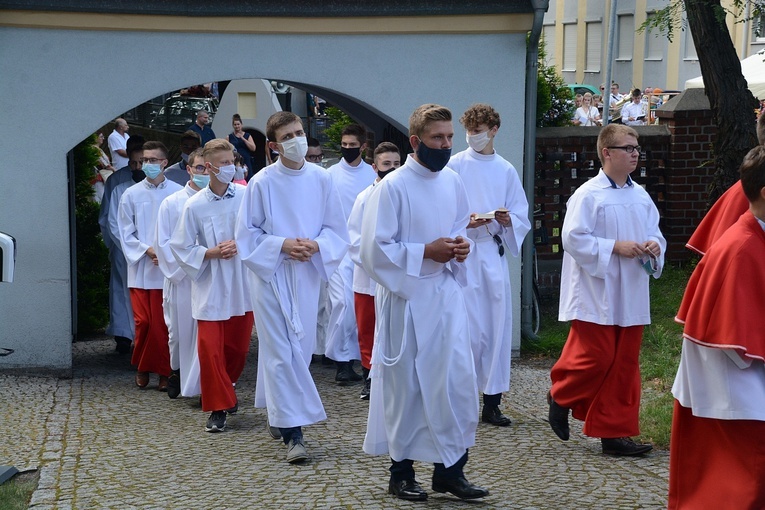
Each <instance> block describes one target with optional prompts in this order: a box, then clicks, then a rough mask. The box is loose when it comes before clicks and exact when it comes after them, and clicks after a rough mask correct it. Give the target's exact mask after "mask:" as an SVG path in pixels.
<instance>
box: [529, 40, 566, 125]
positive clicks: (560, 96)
mask: <svg viewBox="0 0 765 510" xmlns="http://www.w3.org/2000/svg"><path fill="white" fill-rule="evenodd" d="M546 61H547V51H546V50H545V42H544V39H540V40H539V54H538V71H537V127H559V126H568V125H570V124H571V118H572V117H573V116H574V110H575V103H574V97H573V95H572V94H571V89H569V88H568V87H567V86H566V82H564V81H563V78H562V77H561V76H560V75H559V74H558V72H557V71H556V70H555V67H553V66H548V65H547V64H546Z"/></svg>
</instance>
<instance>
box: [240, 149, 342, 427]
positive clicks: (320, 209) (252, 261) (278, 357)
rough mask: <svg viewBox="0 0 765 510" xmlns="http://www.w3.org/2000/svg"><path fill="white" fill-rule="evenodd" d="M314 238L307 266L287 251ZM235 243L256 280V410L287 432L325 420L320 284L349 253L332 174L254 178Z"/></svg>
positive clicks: (279, 170)
mask: <svg viewBox="0 0 765 510" xmlns="http://www.w3.org/2000/svg"><path fill="white" fill-rule="evenodd" d="M298 237H299V238H308V239H312V240H314V241H316V242H317V243H318V245H319V252H318V253H315V254H314V255H313V256H312V257H311V259H310V260H309V261H307V262H298V261H295V260H292V259H289V258H288V257H287V255H286V254H285V253H282V251H281V249H282V245H283V244H284V241H285V239H287V238H290V239H294V238H298ZM236 243H237V248H238V250H239V254H240V255H241V257H242V260H243V261H244V263H245V265H246V266H247V267H248V268H249V269H250V270H251V271H252V273H253V274H252V276H251V278H250V281H251V283H252V292H253V299H254V303H253V304H254V306H255V324H256V327H257V331H258V341H259V351H258V368H259V373H258V382H257V386H256V389H255V406H256V407H266V408H267V409H268V420H269V423H270V424H271V425H272V426H274V427H281V428H288V427H298V426H304V425H310V424H312V423H316V422H318V421H321V420H324V419H326V417H327V416H326V413H325V412H324V406H323V405H322V403H321V398H320V397H319V392H318V391H317V390H316V385H315V384H314V381H313V378H312V377H311V373H310V371H309V369H308V365H309V363H310V361H311V355H312V353H313V350H314V344H315V341H316V317H317V309H318V300H319V283H320V280H325V281H326V280H328V279H329V276H330V275H331V274H332V273H333V272H334V271H335V269H336V268H337V266H338V265H339V264H340V261H341V260H342V258H343V257H344V256H345V254H346V252H347V250H348V230H347V227H346V224H345V217H344V216H343V213H342V206H341V205H340V197H339V195H338V193H337V190H336V189H335V188H334V185H333V184H332V178H331V177H330V175H329V173H327V171H326V170H324V169H323V168H321V167H320V166H318V165H314V164H313V163H307V162H306V163H305V164H304V165H303V167H302V168H301V169H300V170H292V169H290V168H287V167H286V166H284V165H283V164H282V163H281V158H279V160H277V161H276V163H274V164H272V165H269V166H268V167H266V168H264V169H263V170H261V171H260V172H258V173H257V174H255V176H254V177H253V178H252V179H251V180H250V182H249V183H248V185H247V191H246V193H245V197H244V199H243V201H242V205H241V209H240V211H239V218H238V220H237V229H236Z"/></svg>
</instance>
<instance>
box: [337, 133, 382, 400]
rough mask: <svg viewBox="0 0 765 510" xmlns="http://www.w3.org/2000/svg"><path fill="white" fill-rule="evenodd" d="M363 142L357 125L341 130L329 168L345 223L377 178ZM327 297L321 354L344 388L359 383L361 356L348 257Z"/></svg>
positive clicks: (341, 264)
mask: <svg viewBox="0 0 765 510" xmlns="http://www.w3.org/2000/svg"><path fill="white" fill-rule="evenodd" d="M366 138H367V131H366V129H364V128H363V127H362V126H360V125H358V124H349V125H348V126H346V127H345V128H343V131H342V137H341V148H340V151H341V152H342V155H343V157H342V159H341V160H340V161H339V162H338V163H337V164H335V165H332V166H331V167H330V168H329V173H330V175H332V181H333V182H334V184H335V187H336V188H337V190H338V192H339V193H340V201H341V203H342V207H343V216H344V217H345V220H346V222H347V221H348V217H349V216H350V214H351V209H352V208H353V203H354V202H355V201H356V197H357V196H358V195H359V193H361V192H362V191H363V190H364V189H366V188H367V187H368V186H370V185H371V184H372V183H373V182H374V181H375V179H376V178H377V174H375V171H374V170H373V169H372V167H371V166H370V165H369V164H368V163H367V162H366V161H363V160H362V157H361V156H362V153H363V152H364V150H365V149H366V148H367V140H366ZM327 294H328V298H329V322H328V326H327V345H326V349H325V354H326V356H327V357H328V358H330V359H333V360H335V362H336V363H337V374H336V375H335V381H337V383H338V384H339V385H341V386H345V385H347V384H348V383H350V382H352V381H359V380H361V376H359V374H357V373H356V372H355V371H354V370H353V360H356V359H359V358H360V357H361V355H360V353H359V338H358V330H357V327H356V315H355V312H354V310H353V262H352V261H351V258H350V256H348V255H346V257H345V258H344V259H343V261H342V262H341V263H340V267H338V268H337V271H335V273H334V274H333V275H332V278H330V280H329V286H328V288H327Z"/></svg>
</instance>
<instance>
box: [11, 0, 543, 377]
mask: <svg viewBox="0 0 765 510" xmlns="http://www.w3.org/2000/svg"><path fill="white" fill-rule="evenodd" d="M18 3H19V7H18V9H39V10H26V11H23V10H16V11H11V10H7V9H8V8H7V7H4V10H2V11H0V12H1V13H2V16H0V68H1V69H3V73H2V74H1V75H0V90H2V91H3V94H2V95H1V96H0V111H2V112H3V116H4V117H3V122H2V123H1V124H0V139H2V140H3V143H2V144H0V165H1V169H0V172H1V173H0V175H2V176H3V177H2V186H0V230H3V231H6V232H8V233H10V234H11V235H13V236H14V237H15V238H16V239H17V242H18V265H17V274H16V280H15V281H14V283H13V284H10V285H5V284H3V286H2V287H0V338H1V339H2V341H3V345H5V346H7V347H10V348H14V349H15V350H16V353H15V354H14V356H13V357H8V358H3V359H2V361H0V369H20V370H21V369H27V368H33V369H35V370H37V371H51V372H55V373H63V374H66V373H68V372H69V371H70V369H71V308H70V302H71V289H72V278H71V274H70V269H69V268H70V245H69V239H70V222H69V218H68V215H67V214H66V211H67V210H68V208H69V198H68V196H67V193H66V189H67V171H66V169H67V162H66V154H67V153H68V152H69V150H70V149H71V148H72V147H74V146H75V145H76V144H77V143H78V142H79V141H80V140H82V139H84V138H85V137H86V136H88V135H89V134H91V133H92V132H93V131H95V130H96V129H97V128H99V127H100V126H103V125H104V124H106V123H107V122H109V121H111V120H112V119H114V117H116V116H117V115H119V114H120V113H122V112H124V111H126V110H128V109H129V108H131V107H132V106H134V105H136V104H140V103H142V102H144V101H146V100H147V99H149V98H151V97H155V96H157V95H158V94H160V93H162V92H164V91H167V90H174V89H177V88H180V87H183V86H187V85H188V84H190V83H206V82H210V81H217V80H220V79H236V78H244V77H251V76H268V77H270V78H272V79H278V80H280V81H283V82H285V83H295V84H314V85H315V86H316V87H318V88H319V89H321V90H324V91H325V92H323V94H325V95H330V94H336V95H337V98H347V99H348V100H349V101H352V102H355V103H357V104H358V105H362V106H363V107H364V108H366V109H368V110H369V111H372V112H375V113H376V114H377V115H378V116H380V117H381V118H383V119H386V121H387V122H390V123H391V124H394V125H398V126H400V127H402V128H403V127H404V126H406V125H407V123H408V116H409V114H410V113H411V111H412V110H413V109H414V108H415V107H417V106H418V105H420V104H423V103H426V102H435V103H440V104H444V105H447V106H449V107H450V108H451V109H452V110H453V111H454V112H455V116H456V117H459V114H460V112H462V111H464V109H465V108H467V107H468V106H469V105H470V104H471V103H474V102H477V101H483V102H488V103H491V104H493V105H494V106H495V107H496V108H497V109H498V110H499V111H500V112H502V113H503V115H504V118H505V122H503V125H502V126H503V132H504V133H505V136H504V137H502V138H501V139H498V141H497V149H498V151H499V152H500V153H502V154H503V155H505V157H506V158H507V159H509V160H510V161H511V162H512V163H513V164H514V165H515V166H516V168H522V166H523V165H522V161H523V122H522V121H523V114H524V111H525V107H524V104H523V93H524V87H525V83H524V76H525V55H526V47H525V45H526V32H527V31H528V30H530V28H531V24H532V15H531V12H532V9H531V6H530V2H529V3H527V2H513V3H512V4H513V5H511V6H509V7H508V6H506V5H505V4H506V2H494V3H491V2H490V3H489V4H490V5H489V4H487V7H486V8H485V9H484V11H485V12H484V11H482V12H477V11H476V10H475V7H474V6H470V10H471V11H472V12H470V13H468V12H467V11H465V9H467V8H466V7H461V6H452V7H445V8H444V9H445V10H446V11H447V12H445V15H437V16H432V15H431V16H427V14H430V13H429V12H428V10H427V9H428V7H427V5H428V2H392V3H391V5H390V6H388V7H386V11H385V12H384V13H377V14H374V13H371V14H370V13H369V12H368V10H369V9H370V8H369V7H365V6H358V9H359V11H358V13H356V15H357V17H348V16H347V12H348V11H347V10H346V9H347V6H346V7H343V6H339V7H338V6H336V7H334V8H328V7H322V6H324V5H325V3H324V2H301V6H294V7H290V8H286V7H284V6H283V5H281V3H278V2H261V3H259V7H257V8H253V9H264V10H265V9H270V11H269V12H270V14H267V15H266V16H259V14H260V13H258V12H251V13H249V14H248V15H245V16H242V15H238V16H233V15H232V16H229V17H226V16H223V17H221V16H220V15H219V14H220V13H231V14H234V13H237V11H236V10H235V6H234V2H226V1H224V2H220V5H219V4H218V3H216V5H215V6H210V7H209V8H210V9H213V8H214V9H219V10H220V11H219V12H217V13H215V15H209V16H206V17H205V15H204V13H195V16H196V17H189V16H174V15H171V14H173V13H175V12H184V11H182V10H175V11H168V12H158V11H156V9H157V7H155V6H154V5H153V4H152V3H150V2H147V3H145V4H143V3H141V8H145V10H141V11H138V9H139V7H136V6H131V8H132V9H136V10H135V11H134V12H143V13H146V14H132V13H130V12H120V11H119V9H120V8H119V7H113V6H110V7H108V8H106V7H105V8H103V9H107V10H109V11H110V12H109V13H105V14H101V13H96V12H88V10H89V8H88V6H87V5H85V4H87V2H84V3H83V5H82V6H80V7H81V8H80V9H75V8H73V7H71V6H70V5H69V6H68V7H67V8H69V9H71V10H72V11H79V12H50V11H45V10H43V9H46V8H49V7H46V6H42V3H41V6H40V7H35V5H36V4H35V2H18ZM74 3H77V2H74ZM8 4H11V5H12V4H14V2H7V3H6V5H8ZM69 4H71V2H70V3H69ZM166 4H167V3H165V4H163V6H164V7H163V8H164V9H169V7H167V5H166ZM260 4H262V5H260ZM277 4H279V5H277ZM495 4H496V5H495ZM499 4H502V5H501V6H500V5H499ZM353 5H356V4H355V3H354V4H353ZM307 6H308V7H311V8H314V9H321V8H325V11H319V12H321V13H322V14H323V15H324V16H325V17H322V18H321V19H319V18H317V17H316V16H312V17H306V16H308V15H307V14H306V13H307V12H308V11H306V10H305V9H306V8H308V7H307ZM178 7H179V9H180V8H181V7H182V6H178ZM277 7H278V8H277ZM299 7H302V8H304V10H303V11H300V12H298V10H299V9H298V8H299ZM103 9H102V10H103ZM275 9H276V10H275ZM279 9H281V10H279ZM290 9H292V10H294V11H295V12H291V13H290V12H285V10H290ZM333 9H334V10H333ZM415 11H416V12H415ZM413 12H414V15H413V14H412V13H413ZM115 13H117V14H118V15H115ZM280 13H281V15H280ZM354 13H355V11H354ZM358 16H361V17H358ZM320 94H322V92H320ZM336 101H337V99H336ZM359 120H362V122H363V119H359ZM455 124H456V125H455V128H456V130H457V137H456V138H455V140H456V143H455V149H456V150H462V149H464V148H465V144H464V142H462V135H463V134H464V133H461V131H460V126H459V124H457V123H455ZM515 280H516V282H517V281H518V277H517V275H516V277H515ZM518 287H519V286H518ZM518 306H519V305H518V304H517V303H516V304H515V305H514V308H515V309H516V310H517V309H518ZM515 334H516V336H517V331H516V333H515Z"/></svg>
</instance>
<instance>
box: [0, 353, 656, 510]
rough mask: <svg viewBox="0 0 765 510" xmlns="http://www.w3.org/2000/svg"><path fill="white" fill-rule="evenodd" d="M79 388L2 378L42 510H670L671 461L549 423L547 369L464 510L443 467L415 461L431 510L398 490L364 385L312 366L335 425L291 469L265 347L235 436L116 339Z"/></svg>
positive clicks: (75, 383) (249, 380) (249, 372)
mask: <svg viewBox="0 0 765 510" xmlns="http://www.w3.org/2000/svg"><path fill="white" fill-rule="evenodd" d="M73 349H74V377H73V378H72V379H54V378H34V377H19V376H4V375H0V434H1V437H0V464H8V465H13V466H16V467H17V468H19V469H30V468H36V469H40V483H39V487H38V489H37V490H36V491H35V493H34V495H33V498H32V503H31V508H34V509H49V508H50V509H53V508H57V509H68V508H73V509H91V508H115V509H120V510H123V509H130V508H136V509H145V508H160V509H165V508H178V509H197V508H198V509H207V508H228V509H232V508H257V509H299V508H325V509H335V508H337V509H339V508H343V509H391V508H416V507H419V508H486V509H489V508H512V509H585V508H586V509H630V510H632V509H637V508H651V509H658V508H662V507H664V508H666V493H667V478H668V462H669V456H668V454H667V453H666V452H661V451H660V452H654V453H652V454H650V455H649V456H647V457H645V458H633V459H630V458H612V457H607V456H604V455H602V454H601V453H600V443H599V441H597V440H593V439H590V438H586V437H584V436H582V435H581V428H580V427H579V426H578V424H574V423H573V422H572V425H573V428H572V439H571V440H570V441H569V442H568V443H563V442H561V441H559V440H558V439H557V438H556V437H555V436H554V435H553V433H552V431H550V429H549V427H548V425H547V423H546V422H545V418H546V414H547V409H546V404H545V397H544V396H545V393H546V391H547V387H548V369H547V368H546V367H543V366H540V365H539V364H535V363H533V362H527V361H522V362H518V363H515V364H514V368H513V384H512V389H511V391H510V393H509V395H506V397H505V404H506V405H505V408H508V407H509V413H508V414H510V415H511V417H512V419H513V424H512V425H511V426H510V427H509V428H498V427H492V426H489V425H485V424H481V425H480V426H479V428H478V436H477V445H476V446H475V447H474V448H472V449H471V451H470V462H469V463H468V465H467V469H466V474H467V476H468V479H469V480H470V481H472V482H474V483H477V484H480V485H483V486H485V487H487V488H489V489H490V491H491V495H490V496H489V497H487V498H485V499H484V500H483V501H480V502H479V501H476V502H463V501H460V500H457V499H456V498H453V497H451V496H448V495H443V494H438V493H434V492H432V491H430V478H431V473H432V466H428V465H422V464H416V465H415V467H416V469H417V473H418V479H419V481H420V482H421V483H422V485H423V487H425V488H426V489H427V490H428V491H429V499H428V500H427V502H424V503H410V502H405V501H401V500H397V499H394V498H393V497H392V496H389V495H388V494H387V493H386V490H387V480H388V472H387V468H388V465H389V460H388V458H387V457H372V456H369V455H366V454H364V453H363V452H362V450H361V444H362V441H363V437H364V429H365V424H366V413H367V403H366V402H364V401H361V400H359V398H358V393H359V390H360V386H359V385H355V386H350V387H345V388H341V387H338V386H336V385H335V384H334V381H333V376H334V370H333V369H330V368H325V367H322V366H321V365H313V366H312V370H313V374H314V377H315V378H316V381H317V385H318V387H319V392H320V393H321V395H322V399H323V401H324V405H325V406H326V409H327V415H328V417H329V418H328V419H327V421H325V422H322V423H320V424H317V425H314V426H311V427H307V428H306V430H305V438H306V446H307V448H308V451H309V453H310V454H311V455H312V460H311V461H310V462H309V463H307V464H305V465H294V466H293V465H290V464H287V463H286V462H285V460H284V455H285V449H284V446H283V445H282V443H281V442H278V441H274V440H273V439H271V437H270V436H269V435H268V433H267V432H266V415H265V411H264V410H262V409H255V408H253V407H251V406H249V405H247V403H251V402H252V401H253V395H254V386H255V382H254V381H255V365H256V363H255V356H256V349H255V348H254V347H253V350H252V352H251V354H250V358H249V360H248V365H247V369H246V371H245V373H244V375H243V377H242V380H241V381H240V383H239V385H238V390H237V392H238V395H239V400H240V402H241V404H242V406H241V408H240V411H239V414H238V415H236V416H232V417H230V418H229V420H228V429H227V431H226V432H224V433H222V434H209V433H206V432H204V423H205V421H206V418H207V415H206V414H205V413H202V411H201V408H200V407H199V404H198V399H196V398H189V399H186V398H179V399H177V400H170V399H169V398H167V395H166V394H165V393H160V392H158V391H156V389H155V388H156V380H154V379H153V380H152V382H151V384H150V386H149V387H148V388H147V389H145V390H140V389H138V388H136V387H135V385H134V384H133V374H134V371H133V370H132V368H131V367H130V366H129V360H128V357H127V356H120V355H118V354H116V353H115V352H114V351H113V341H111V340H92V341H87V342H78V343H76V344H74V346H73Z"/></svg>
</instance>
